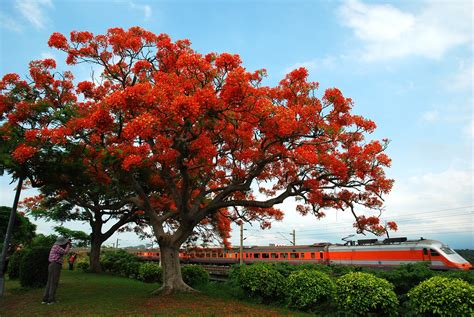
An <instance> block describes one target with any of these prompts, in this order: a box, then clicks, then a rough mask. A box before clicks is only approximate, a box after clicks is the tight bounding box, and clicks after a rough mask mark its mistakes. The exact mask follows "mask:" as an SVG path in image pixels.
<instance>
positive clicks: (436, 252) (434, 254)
mask: <svg viewBox="0 0 474 317" xmlns="http://www.w3.org/2000/svg"><path fill="white" fill-rule="evenodd" d="M430 254H431V256H438V255H439V253H438V251H436V250H433V249H430Z"/></svg>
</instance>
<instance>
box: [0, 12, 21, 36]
mask: <svg viewBox="0 0 474 317" xmlns="http://www.w3.org/2000/svg"><path fill="white" fill-rule="evenodd" d="M0 27H2V28H4V29H7V30H10V31H14V32H18V33H19V32H21V31H22V28H21V26H20V24H18V23H17V22H16V21H15V20H13V19H12V18H10V17H9V16H7V15H6V14H5V13H3V12H0Z"/></svg>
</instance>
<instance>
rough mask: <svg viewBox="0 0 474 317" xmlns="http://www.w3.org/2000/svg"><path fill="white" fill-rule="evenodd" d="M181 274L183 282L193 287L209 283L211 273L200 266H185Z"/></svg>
mask: <svg viewBox="0 0 474 317" xmlns="http://www.w3.org/2000/svg"><path fill="white" fill-rule="evenodd" d="M181 274H182V275H183V281H184V282H185V283H186V284H188V285H189V286H192V287H194V286H198V285H203V284H207V283H209V273H208V272H207V271H206V270H205V269H204V268H203V267H202V266H199V265H185V266H183V267H182V268H181Z"/></svg>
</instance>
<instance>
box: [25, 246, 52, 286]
mask: <svg viewBox="0 0 474 317" xmlns="http://www.w3.org/2000/svg"><path fill="white" fill-rule="evenodd" d="M49 251H50V248H49V247H35V248H32V249H29V250H26V251H25V254H24V255H23V256H22V257H21V261H20V284H21V286H23V287H43V286H45V285H46V282H47V280H48V265H49V261H48V257H49Z"/></svg>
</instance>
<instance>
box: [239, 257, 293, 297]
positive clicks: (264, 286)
mask: <svg viewBox="0 0 474 317" xmlns="http://www.w3.org/2000/svg"><path fill="white" fill-rule="evenodd" d="M237 279H238V283H239V285H240V287H241V288H242V289H243V290H244V291H245V292H247V294H248V295H249V296H251V297H258V298H260V299H261V300H263V301H265V302H268V301H278V300H279V299H280V298H281V297H282V295H283V293H284V285H285V277H284V276H283V275H281V274H280V272H278V270H277V269H276V268H275V266H274V265H271V264H266V263H257V264H252V265H243V266H241V267H240V269H239V273H238V274H237Z"/></svg>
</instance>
